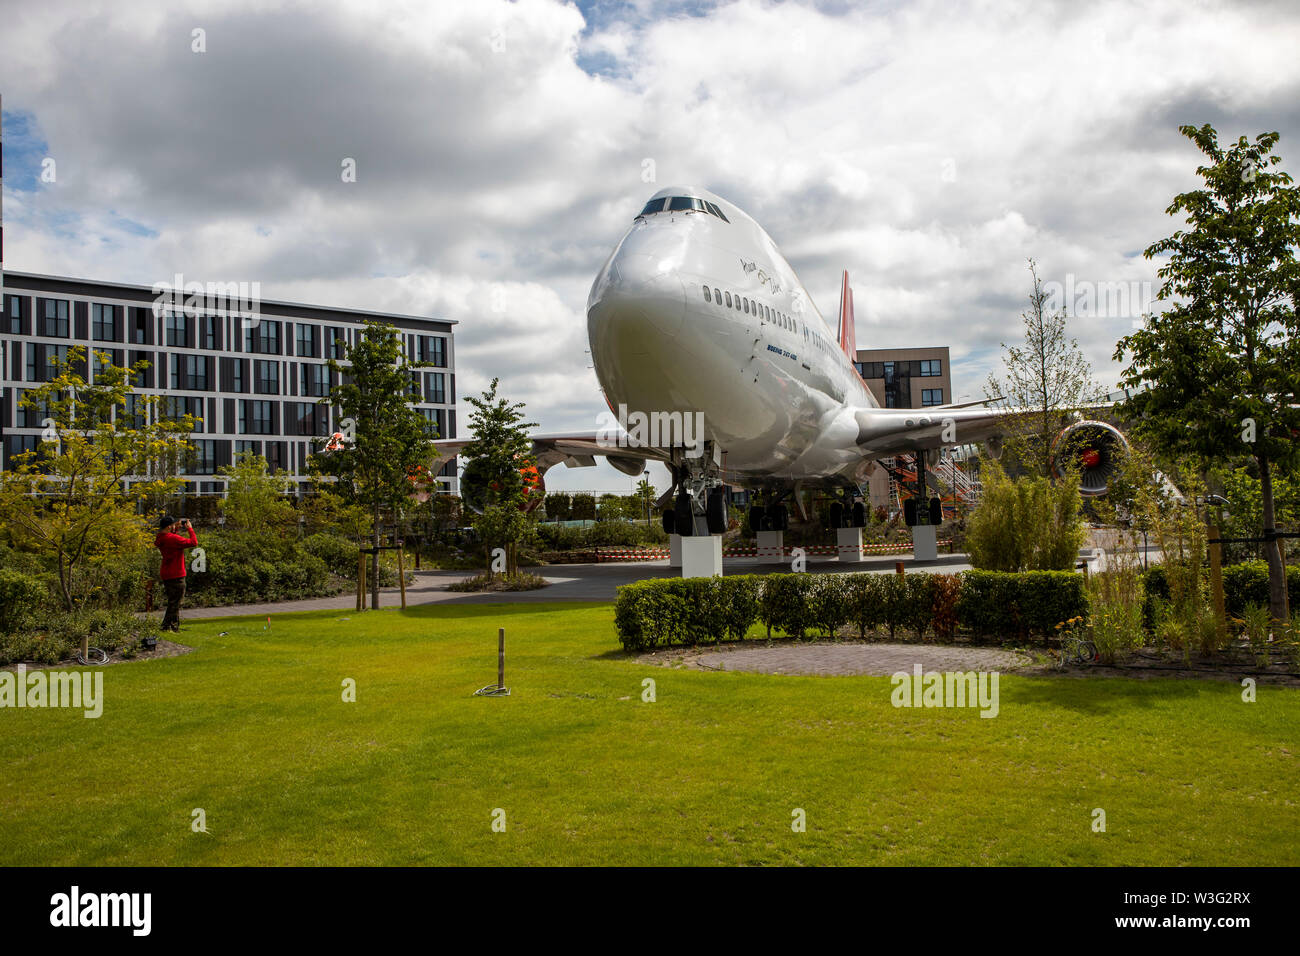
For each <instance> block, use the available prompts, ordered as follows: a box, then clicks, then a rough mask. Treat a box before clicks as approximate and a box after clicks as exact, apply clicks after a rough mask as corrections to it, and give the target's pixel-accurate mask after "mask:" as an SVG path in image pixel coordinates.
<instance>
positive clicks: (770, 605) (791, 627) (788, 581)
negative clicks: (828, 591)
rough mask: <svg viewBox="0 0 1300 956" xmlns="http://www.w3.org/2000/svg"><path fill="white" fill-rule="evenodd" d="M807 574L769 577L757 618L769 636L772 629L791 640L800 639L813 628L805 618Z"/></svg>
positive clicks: (764, 587) (809, 583)
mask: <svg viewBox="0 0 1300 956" xmlns="http://www.w3.org/2000/svg"><path fill="white" fill-rule="evenodd" d="M811 586H812V576H811V575H809V574H768V575H765V576H764V578H763V587H762V591H761V593H760V595H759V598H758V616H759V620H761V621H762V622H763V626H764V627H766V628H767V636H768V637H771V636H772V630H773V628H775V629H776V630H778V631H781V632H782V633H783V634H786V635H788V636H790V637H803V635H804V632H805V631H806V630H808V628H809V627H811V626H812V622H811V621H810V620H809V615H808V592H809V590H810V588H811Z"/></svg>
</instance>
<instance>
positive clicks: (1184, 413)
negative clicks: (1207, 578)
mask: <svg viewBox="0 0 1300 956" xmlns="http://www.w3.org/2000/svg"><path fill="white" fill-rule="evenodd" d="M1179 129H1180V132H1181V133H1182V134H1183V135H1184V136H1186V137H1187V138H1188V139H1190V140H1192V142H1194V143H1195V144H1196V146H1197V148H1198V149H1200V150H1201V152H1202V153H1204V154H1205V155H1206V157H1208V159H1209V162H1208V163H1207V164H1205V165H1201V166H1198V167H1197V169H1196V173H1197V175H1198V176H1200V177H1201V179H1202V180H1203V182H1204V186H1203V188H1201V189H1195V190H1192V191H1190V192H1185V193H1180V194H1179V195H1177V196H1175V197H1174V201H1173V203H1172V204H1171V205H1170V206H1169V208H1168V209H1167V210H1166V211H1167V212H1168V213H1169V215H1171V216H1176V215H1182V216H1183V217H1185V219H1186V226H1187V228H1186V229H1178V230H1176V231H1175V232H1174V234H1173V235H1172V236H1170V237H1169V238H1167V239H1162V240H1160V241H1159V242H1156V243H1154V244H1153V245H1151V246H1150V247H1148V248H1147V249H1146V251H1145V253H1144V254H1145V256H1146V257H1147V258H1148V259H1153V258H1156V257H1157V256H1165V255H1168V257H1169V258H1168V260H1167V261H1166V262H1165V264H1164V265H1163V266H1161V268H1160V270H1159V272H1158V275H1159V276H1160V278H1161V279H1163V280H1164V284H1163V285H1162V286H1161V288H1160V298H1161V300H1163V301H1166V302H1168V303H1169V308H1168V309H1167V310H1166V311H1164V312H1163V313H1162V314H1160V315H1152V316H1149V317H1148V319H1147V322H1146V324H1145V326H1144V327H1143V328H1141V329H1139V330H1137V331H1135V332H1133V333H1132V334H1130V335H1128V336H1125V337H1124V338H1123V339H1121V340H1120V341H1119V343H1118V344H1117V345H1116V347H1115V358H1116V360H1117V361H1123V360H1125V359H1126V358H1127V360H1128V361H1129V362H1130V364H1129V366H1128V368H1126V369H1125V371H1124V379H1123V382H1122V384H1123V385H1124V386H1126V387H1129V388H1145V391H1142V392H1139V393H1138V394H1136V395H1133V396H1131V397H1130V398H1129V399H1128V400H1127V401H1126V402H1125V404H1124V411H1125V413H1126V414H1129V415H1132V416H1134V417H1136V418H1137V419H1138V425H1137V431H1138V434H1140V435H1143V436H1145V437H1146V438H1148V439H1149V440H1150V441H1151V443H1152V444H1153V445H1154V446H1155V447H1156V448H1157V449H1158V450H1160V451H1162V452H1164V453H1166V454H1169V455H1178V454H1190V455H1196V456H1198V457H1200V458H1202V459H1205V460H1210V461H1224V460H1231V459H1232V458H1234V457H1236V456H1237V455H1240V454H1242V453H1245V454H1248V455H1250V456H1251V457H1253V458H1254V459H1255V463H1256V466H1257V469H1258V473H1259V482H1260V497H1261V509H1260V511H1261V514H1260V519H1261V525H1262V532H1263V535H1262V536H1263V537H1265V538H1269V539H1271V538H1272V535H1273V534H1274V532H1275V531H1276V513H1275V507H1274V489H1273V473H1274V469H1275V468H1281V469H1283V470H1293V469H1294V468H1295V466H1296V464H1297V461H1298V460H1300V441H1297V436H1300V406H1298V405H1297V402H1298V401H1300V398H1298V397H1297V391H1300V343H1297V333H1298V332H1300V328H1298V327H1297V319H1296V295H1297V290H1298V289H1300V265H1298V264H1297V261H1296V247H1297V245H1298V244H1300V189H1298V188H1297V187H1295V186H1292V185H1291V182H1292V179H1291V177H1290V176H1289V175H1288V174H1286V173H1284V172H1281V171H1279V170H1275V169H1273V167H1275V166H1277V165H1278V164H1279V163H1280V162H1281V159H1280V157H1278V156H1276V155H1271V154H1272V151H1273V147H1274V145H1276V143H1277V141H1278V134H1277V133H1264V134H1261V135H1260V136H1257V137H1256V138H1255V142H1254V143H1253V144H1252V143H1250V142H1248V141H1247V139H1246V137H1244V136H1243V137H1241V138H1240V139H1239V140H1238V141H1237V143H1236V144H1235V145H1234V146H1232V147H1230V148H1228V149H1224V148H1223V147H1221V146H1220V145H1219V142H1218V134H1217V133H1216V132H1215V130H1214V128H1213V127H1212V126H1209V125H1208V124H1207V125H1205V126H1202V127H1200V128H1199V129H1198V128H1197V127H1194V126H1183V127H1180V128H1179ZM1264 556H1265V558H1266V559H1267V561H1268V569H1269V609H1270V611H1271V613H1272V615H1273V617H1274V618H1275V619H1277V620H1279V621H1285V620H1286V619H1287V595H1286V578H1285V576H1284V568H1283V564H1282V557H1281V551H1280V549H1279V547H1278V542H1277V541H1276V540H1268V541H1266V542H1265V544H1264Z"/></svg>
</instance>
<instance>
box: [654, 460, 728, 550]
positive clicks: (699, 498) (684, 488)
mask: <svg viewBox="0 0 1300 956" xmlns="http://www.w3.org/2000/svg"><path fill="white" fill-rule="evenodd" d="M675 471H676V472H677V479H678V490H677V497H676V499H675V500H674V501H673V510H672V511H669V512H665V513H664V519H663V520H664V530H665V531H667V532H668V533H669V534H679V535H681V536H682V537H693V536H696V535H717V534H722V533H724V532H725V531H726V530H727V489H726V487H725V486H724V485H723V484H722V469H721V466H720V462H719V459H718V454H717V446H716V445H714V443H713V442H711V441H707V442H705V443H704V454H703V455H701V456H700V457H698V458H687V457H686V456H685V455H684V454H683V455H682V456H681V458H680V459H679V460H678V462H677V464H676V467H675ZM670 525H671V527H670Z"/></svg>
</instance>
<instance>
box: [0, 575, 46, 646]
mask: <svg viewBox="0 0 1300 956" xmlns="http://www.w3.org/2000/svg"><path fill="white" fill-rule="evenodd" d="M49 602H50V593H49V591H48V590H47V589H46V587H45V585H44V584H43V583H42V582H41V581H40V579H39V578H37V577H36V576H35V575H31V574H24V573H23V572H21V571H12V570H10V569H9V568H0V634H13V633H16V632H18V631H22V630H25V629H27V628H29V627H31V626H32V625H33V624H34V623H35V622H36V620H37V618H38V617H39V616H40V613H41V611H42V610H43V609H44V608H46V607H47V606H48V605H49Z"/></svg>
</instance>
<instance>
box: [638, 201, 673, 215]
mask: <svg viewBox="0 0 1300 956" xmlns="http://www.w3.org/2000/svg"><path fill="white" fill-rule="evenodd" d="M667 201H668V200H667V199H652V200H650V201H649V202H648V203H646V204H645V208H644V209H642V210H641V212H640V215H642V216H648V215H650V213H652V212H662V211H663V208H664V203H666V202H667Z"/></svg>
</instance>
